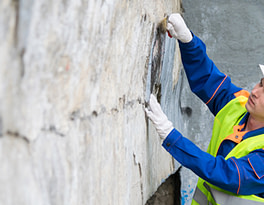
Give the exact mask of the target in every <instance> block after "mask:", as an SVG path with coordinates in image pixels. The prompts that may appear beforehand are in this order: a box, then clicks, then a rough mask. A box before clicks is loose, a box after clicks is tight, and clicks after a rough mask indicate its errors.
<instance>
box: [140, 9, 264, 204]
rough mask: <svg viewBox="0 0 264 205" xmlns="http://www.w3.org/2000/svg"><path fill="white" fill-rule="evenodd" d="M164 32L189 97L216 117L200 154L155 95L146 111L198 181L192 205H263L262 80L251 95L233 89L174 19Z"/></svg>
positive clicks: (197, 41)
mask: <svg viewBox="0 0 264 205" xmlns="http://www.w3.org/2000/svg"><path fill="white" fill-rule="evenodd" d="M167 31H168V32H169V34H170V35H171V36H172V37H174V38H175V39H177V40H178V41H179V47H180V52H181V58H182V63H183V67H184V69H185V72H186V76H187V78H188V82H189V85H190V88H191V90H192V92H194V93H195V94H196V95H197V96H198V97H199V98H200V99H201V100H202V101H203V102H204V103H205V104H206V105H207V106H208V108H209V109H210V111H211V112H212V113H213V115H214V116H215V119H214V126H213V130H212V137H211V141H210V144H209V147H208V150H207V152H204V151H202V150H201V149H200V148H198V147H197V146H196V145H195V144H194V143H192V142H191V141H190V140H188V139H187V138H185V137H183V136H182V134H181V133H180V132H179V131H178V130H176V129H175V128H174V127H173V124H172V122H171V121H170V120H169V119H168V118H167V116H166V115H165V114H164V113H163V111H162V109H161V107H160V104H159V103H158V102H157V99H156V98H155V96H154V95H152V94H151V96H150V100H149V106H148V107H147V108H146V109H145V111H146V115H147V116H148V118H149V119H150V120H151V121H152V122H153V124H154V126H155V128H156V130H157V133H158V135H159V136H160V138H161V139H162V140H163V143H162V146H163V147H164V148H165V149H166V150H167V151H168V152H169V153H170V154H171V155H172V156H173V157H174V158H175V159H176V160H177V161H178V162H179V163H180V164H182V165H183V166H185V167H186V168H189V169H191V170H192V171H193V172H194V173H195V174H196V175H198V176H199V180H198V183H197V187H196V190H195V193H194V196H193V200H192V204H201V205H205V204H221V205H231V204H232V205H234V204H239V205H251V204H264V78H261V79H260V82H259V83H257V84H256V86H255V87H254V88H253V90H252V91H251V93H249V92H248V91H246V90H244V89H241V88H239V87H237V86H236V85H234V84H233V83H232V82H231V79H230V77H229V76H227V75H226V74H223V73H221V72H220V71H219V70H218V68H217V67H216V66H215V64H214V63H213V61H212V60H211V59H210V58H209V57H208V56H207V54H206V47H205V44H204V43H203V42H202V41H201V40H200V39H199V38H198V37H197V36H195V35H194V34H193V33H192V32H191V31H190V30H189V29H188V27H187V25H186V24H185V22H184V20H183V18H182V16H181V15H180V14H178V13H175V14H171V15H170V16H169V18H168V23H167Z"/></svg>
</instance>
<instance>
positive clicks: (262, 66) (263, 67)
mask: <svg viewBox="0 0 264 205" xmlns="http://www.w3.org/2000/svg"><path fill="white" fill-rule="evenodd" d="M259 68H260V70H261V71H262V74H263V75H264V65H261V64H259Z"/></svg>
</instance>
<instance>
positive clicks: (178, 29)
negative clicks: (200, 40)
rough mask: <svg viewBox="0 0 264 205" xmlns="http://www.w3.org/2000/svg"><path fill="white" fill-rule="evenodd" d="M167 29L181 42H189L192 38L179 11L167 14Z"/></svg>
mask: <svg viewBox="0 0 264 205" xmlns="http://www.w3.org/2000/svg"><path fill="white" fill-rule="evenodd" d="M167 30H168V32H169V33H170V35H171V36H172V37H174V38H176V39H178V40H180V41H181V42H183V43H189V42H190V41H191V40H192V38H193V37H192V33H191V32H190V30H189V29H188V27H187V26H186V24H185V22H184V20H183V18H182V16H181V15H180V14H179V13H174V14H171V15H170V16H169V18H168V23H167Z"/></svg>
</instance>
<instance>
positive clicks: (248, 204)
mask: <svg viewBox="0 0 264 205" xmlns="http://www.w3.org/2000/svg"><path fill="white" fill-rule="evenodd" d="M203 185H204V187H205V188H206V189H207V190H208V191H209V192H210V194H211V196H212V197H213V199H214V201H215V202H216V204H219V205H236V204H239V205H263V202H258V201H252V200H248V199H243V198H239V197H236V196H232V195H229V194H226V193H224V192H221V191H218V190H216V189H214V188H212V187H210V186H209V185H208V184H206V183H205V182H204V184H203ZM193 199H194V200H195V201H196V202H197V203H198V204H200V205H207V204H209V205H210V204H212V203H211V202H210V201H208V199H207V197H206V196H205V195H204V194H203V192H202V191H201V190H200V189H198V188H196V190H195V193H194V196H193Z"/></svg>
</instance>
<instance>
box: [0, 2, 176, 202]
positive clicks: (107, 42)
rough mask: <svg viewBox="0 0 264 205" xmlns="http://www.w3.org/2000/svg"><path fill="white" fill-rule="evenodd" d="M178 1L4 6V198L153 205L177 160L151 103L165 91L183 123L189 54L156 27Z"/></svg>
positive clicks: (0, 192)
mask: <svg viewBox="0 0 264 205" xmlns="http://www.w3.org/2000/svg"><path fill="white" fill-rule="evenodd" d="M180 9H181V5H180V3H179V1H175V0H165V1H157V2H156V1H155V2H153V1H149V0H143V1H141V0H126V1H121V0H112V1H110V0H58V1H49V0H38V1H33V0H27V1H24V0H2V1H1V2H0V65H1V69H0V82H1V83H0V102H1V103H0V136H1V138H0V162H1V169H0V184H1V185H0V204H5V205H14V204H19V205H24V204H25V205H30V204H32V205H37V204H39V205H48V204H58V205H62V204H72V205H73V204H74V205H76V204H120V205H121V204H122V205H123V204H136V205H138V204H145V203H146V201H147V200H148V198H150V196H151V195H152V194H153V193H154V192H155V191H156V190H157V189H158V186H159V185H161V183H162V182H163V181H164V180H165V179H166V178H167V177H168V176H169V175H170V174H172V173H173V172H174V171H175V170H176V169H177V168H178V165H177V164H175V162H174V160H173V159H172V158H171V156H170V155H169V154H168V153H166V151H165V150H164V149H163V148H162V147H161V146H160V144H161V142H160V140H159V138H158V136H157V134H156V132H155V130H154V128H153V126H152V125H151V123H149V122H148V121H147V120H146V117H145V113H144V104H145V100H147V99H148V97H149V94H150V92H151V91H153V92H154V91H155V93H156V94H159V95H160V100H161V104H162V107H163V108H164V111H165V112H166V113H167V114H168V115H169V116H170V118H172V120H173V121H174V123H175V124H176V125H175V126H179V124H180V115H178V116H177V115H172V114H171V113H172V111H171V109H173V110H175V112H176V113H180V109H179V102H178V100H175V98H174V97H175V96H176V97H177V95H179V93H180V87H179V86H176V84H177V81H178V79H179V70H180V60H179V55H178V52H179V51H178V48H177V43H176V42H175V40H173V39H169V38H168V37H167V36H166V35H165V34H162V33H160V31H159V30H158V24H159V22H160V21H161V20H162V19H163V18H164V16H165V14H166V13H172V12H176V11H180ZM164 68H166V69H164ZM153 70H156V71H155V73H156V75H155V76H154V77H152V78H151V73H152V72H153ZM151 80H152V81H151ZM173 96H174V97H173ZM165 98H166V99H167V100H166V101H165ZM176 99H177V98H176ZM169 111H170V112H169Z"/></svg>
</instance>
